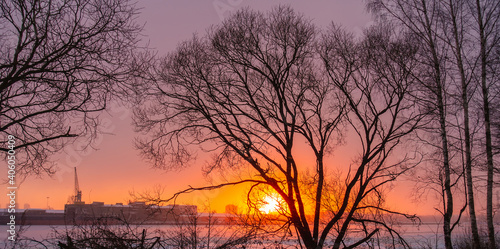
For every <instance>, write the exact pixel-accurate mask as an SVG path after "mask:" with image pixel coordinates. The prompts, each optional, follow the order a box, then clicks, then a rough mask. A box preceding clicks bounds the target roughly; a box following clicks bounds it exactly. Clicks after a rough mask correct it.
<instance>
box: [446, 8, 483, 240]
mask: <svg viewBox="0 0 500 249" xmlns="http://www.w3.org/2000/svg"><path fill="white" fill-rule="evenodd" d="M453 3H454V1H453V0H450V1H449V7H450V15H451V21H452V25H453V38H454V42H455V48H454V50H455V51H454V53H455V58H456V63H457V67H458V71H459V73H460V83H461V87H462V96H461V97H462V108H463V118H464V137H465V141H464V142H465V172H466V174H465V175H466V184H467V200H468V203H469V215H470V227H471V232H472V241H473V245H472V247H473V248H479V247H480V243H479V232H478V229H477V219H476V208H475V204H474V186H473V181H472V151H471V135H470V127H469V94H468V88H467V86H468V85H467V80H466V78H465V77H466V76H465V69H464V65H463V60H462V44H461V43H460V37H459V31H458V24H457V16H456V14H457V13H455V6H454V5H453ZM450 42H451V41H450Z"/></svg>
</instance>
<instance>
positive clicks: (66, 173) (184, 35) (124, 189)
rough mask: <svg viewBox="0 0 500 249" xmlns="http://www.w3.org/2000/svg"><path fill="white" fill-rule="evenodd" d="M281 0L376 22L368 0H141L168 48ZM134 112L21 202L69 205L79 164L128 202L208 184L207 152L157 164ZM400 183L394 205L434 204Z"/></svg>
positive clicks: (219, 204)
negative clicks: (419, 200)
mask: <svg viewBox="0 0 500 249" xmlns="http://www.w3.org/2000/svg"><path fill="white" fill-rule="evenodd" d="M279 4H289V5H290V6H292V7H293V8H294V9H295V10H296V11H298V12H300V13H302V14H304V16H306V17H308V18H310V19H311V20H312V22H313V23H315V24H316V25H318V26H319V27H321V28H326V27H327V26H328V25H329V24H330V23H331V22H335V23H337V24H342V25H343V26H344V27H346V28H347V29H348V30H351V31H353V32H355V33H358V34H359V33H361V32H362V29H363V28H365V27H367V26H369V25H370V24H371V23H372V18H371V17H370V15H369V14H368V13H367V12H366V10H365V7H364V3H363V1H362V0H329V1H327V0H318V1H298V0H295V1H294V0H289V1H278V0H272V1H269V0H266V1H264V0H258V1H250V0H213V1H194V0H139V1H138V2H137V6H138V7H139V8H141V9H140V15H139V16H138V19H137V21H138V22H139V23H142V24H144V32H143V34H144V37H143V39H144V41H143V42H144V43H147V44H148V46H149V47H151V48H153V49H156V50H157V51H158V53H159V54H160V55H161V54H166V53H168V52H169V51H172V50H174V49H175V47H176V46H177V44H179V43H180V42H182V41H184V40H187V39H189V38H191V37H192V35H193V34H194V33H198V34H200V35H202V34H204V33H205V31H206V30H207V29H208V28H209V27H210V26H211V25H217V24H220V23H221V21H222V20H223V19H224V18H225V17H227V16H228V15H230V14H231V13H234V11H236V10H238V9H241V8H245V7H249V8H252V9H256V10H260V11H267V10H270V9H271V8H272V7H273V6H277V5H279ZM131 116H132V110H130V109H127V108H125V107H123V106H120V105H112V106H111V108H110V109H109V110H108V113H107V114H103V127H102V130H103V131H105V134H101V135H100V137H98V138H97V140H96V143H95V145H94V147H95V150H90V151H84V152H82V151H80V150H79V145H78V144H73V145H70V146H68V147H67V148H66V149H65V152H64V153H62V154H60V155H58V156H56V157H55V158H54V161H55V162H56V163H57V166H58V168H59V170H58V171H57V173H56V174H55V175H54V176H53V177H51V178H50V177H47V176H43V177H42V178H39V177H30V178H28V179H26V180H25V181H24V182H23V183H22V184H21V185H20V186H19V191H18V195H17V198H18V200H17V201H18V203H19V206H18V208H24V207H25V204H29V207H30V208H43V209H45V208H51V209H64V204H66V203H67V201H68V198H69V197H70V196H71V195H72V194H73V193H74V175H73V168H74V167H77V170H78V181H79V186H80V189H81V190H82V192H83V195H82V199H83V201H85V202H86V203H92V202H93V201H102V202H105V203H107V204H114V203H118V202H120V203H127V202H128V201H129V200H130V199H131V196H130V193H131V192H137V193H140V192H144V191H152V190H154V189H157V188H161V189H163V190H164V195H163V196H164V197H168V196H170V195H171V194H173V193H175V192H177V191H180V190H182V189H184V188H186V187H187V186H189V185H191V186H201V185H203V184H206V179H205V178H204V177H203V175H202V173H201V171H200V168H201V165H202V164H203V156H202V157H200V158H199V160H198V163H197V164H196V165H191V166H189V167H187V168H185V169H183V170H181V171H174V172H166V171H164V170H160V169H152V168H151V166H150V165H148V163H147V162H146V161H144V160H143V159H142V158H141V157H140V156H139V152H138V151H137V150H135V149H134V146H133V140H134V138H135V137H137V136H138V134H136V133H134V131H133V127H132V125H131ZM340 153H342V152H340ZM346 160H348V159H346ZM3 168H5V167H2V170H3ZM1 173H2V174H3V175H6V173H5V172H1ZM4 173H5V174H4ZM217 177H219V176H217V175H215V176H214V178H217ZM215 180H217V179H215ZM394 189H395V190H393V191H392V192H391V193H390V196H392V198H389V199H390V200H392V201H391V202H392V203H391V204H390V205H391V206H392V207H395V208H397V209H398V210H400V211H410V212H416V213H418V212H420V213H427V212H429V210H431V208H430V207H429V205H425V204H415V203H411V202H410V201H408V200H409V197H408V195H409V193H410V191H411V186H409V185H408V184H404V183H402V184H400V185H398V186H397V187H395V188H394ZM243 198H244V188H242V187H240V188H230V189H229V188H228V189H222V190H215V191H211V192H198V193H195V194H190V195H186V196H183V197H181V198H180V199H179V200H178V203H184V204H195V205H198V206H199V210H204V209H207V210H208V209H211V210H215V211H217V212H223V211H224V207H225V205H227V204H233V203H239V204H241V200H243ZM236 199H238V200H236ZM209 200H211V201H209ZM402 200H404V201H402ZM0 205H1V206H2V207H5V205H6V197H5V195H3V196H2V198H1V199H0ZM26 207H27V206H26ZM410 207H411V208H410Z"/></svg>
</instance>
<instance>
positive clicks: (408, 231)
mask: <svg viewBox="0 0 500 249" xmlns="http://www.w3.org/2000/svg"><path fill="white" fill-rule="evenodd" d="M463 224H466V223H463ZM441 226H442V225H441V224H440V223H437V222H427V223H422V224H420V225H418V226H417V225H414V224H403V225H398V229H397V231H398V232H400V234H401V235H402V237H403V238H404V239H405V240H406V241H407V242H408V244H410V246H411V247H412V248H438V249H440V248H444V243H443V238H442V235H441V229H442V228H441ZM71 228H72V227H71V226H69V227H66V226H44V225H36V226H30V227H24V228H23V229H25V230H24V231H22V232H21V233H20V235H21V238H24V239H26V238H30V239H33V241H44V240H45V239H46V238H48V237H53V235H54V232H55V231H57V232H59V233H61V234H64V233H65V231H66V230H67V229H70V230H71ZM137 228H138V230H137V231H141V230H142V229H143V228H145V229H147V231H148V232H150V231H156V232H158V231H160V232H163V235H167V237H168V236H171V237H172V239H174V238H175V237H178V236H177V235H175V233H176V232H178V231H180V230H182V229H185V228H181V227H179V226H172V225H156V226H141V227H136V229H137ZM197 229H198V230H197V233H198V236H199V245H200V247H199V248H206V242H203V241H205V239H206V238H207V234H208V233H209V231H208V230H207V228H206V226H203V225H199V226H198V227H197ZM232 229H233V228H232V227H231V226H225V225H219V226H215V227H214V228H212V230H211V231H210V232H211V233H212V235H211V236H212V237H213V238H212V245H213V244H215V243H216V241H217V239H219V240H223V239H227V238H223V236H222V237H221V235H222V234H225V235H224V236H226V237H229V236H232V235H233V234H234V232H235V231H234V230H232ZM0 230H1V231H3V232H2V233H0V248H11V244H9V242H8V240H7V235H8V233H7V230H8V227H7V226H0ZM467 230H468V228H467V227H464V225H462V226H459V227H457V228H456V229H455V230H454V234H453V236H454V238H459V237H464V236H466V234H467ZM350 237H351V239H349V240H347V241H346V244H351V243H354V242H355V241H356V239H357V237H359V236H358V235H356V234H350ZM375 237H376V236H374V238H375ZM376 239H378V241H379V244H378V245H380V248H392V240H390V239H389V238H388V237H377V238H376ZM276 240H279V238H274V239H273V238H271V239H268V240H258V239H257V240H254V241H253V242H250V243H249V244H247V247H246V248H269V247H271V245H274V244H273V243H274V242H273V241H276ZM47 244H49V243H48V242H47V241H45V246H47ZM282 245H283V246H284V247H283V248H295V246H296V245H297V240H296V237H293V236H291V237H288V238H287V239H286V240H285V242H283V243H282ZM45 246H42V245H39V246H37V243H36V242H32V243H30V248H47V247H45ZM19 248H22V247H19ZM48 248H51V247H50V246H48ZM52 248H55V247H54V246H52ZM167 248H175V247H167ZM273 248H274V247H273ZM359 248H363V246H360V247H359Z"/></svg>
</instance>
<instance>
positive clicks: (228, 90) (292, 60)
mask: <svg viewBox="0 0 500 249" xmlns="http://www.w3.org/2000/svg"><path fill="white" fill-rule="evenodd" d="M317 36H318V32H317V30H316V29H315V27H314V26H313V25H312V24H311V23H310V22H309V21H307V20H305V18H304V17H302V16H301V15H298V14H296V13H295V12H294V11H293V10H291V9H290V8H287V7H279V8H276V9H274V10H273V11H272V12H270V13H269V14H267V15H264V14H262V13H259V12H253V11H250V10H243V11H239V12H237V13H236V14H235V15H233V16H231V17H230V18H228V19H227V20H225V21H224V22H223V23H222V24H221V25H220V26H218V27H215V28H213V29H212V30H211V31H210V32H208V34H207V35H206V36H203V37H198V36H195V37H194V38H193V39H191V40H189V41H186V42H183V43H182V44H181V45H180V46H179V47H178V48H177V50H176V51H174V52H173V53H171V54H169V55H168V56H166V57H165V58H162V59H161V60H160V61H159V64H158V65H156V66H157V67H156V71H155V72H153V74H152V78H151V81H145V84H144V89H143V90H142V91H141V92H142V93H143V94H142V96H143V97H145V99H146V100H145V102H144V103H143V104H142V105H141V106H140V107H139V108H138V109H137V110H136V112H135V118H134V120H135V122H136V125H137V128H138V130H139V131H142V132H144V133H146V134H148V135H149V136H148V138H145V139H142V140H138V142H137V147H138V148H139V149H140V150H141V152H142V154H143V155H144V156H145V158H147V159H149V160H150V161H151V162H152V163H153V164H154V165H155V166H156V167H161V168H166V169H172V168H179V167H185V166H186V164H187V163H188V162H189V161H190V160H191V159H193V156H194V154H196V152H194V151H192V149H193V148H198V149H200V148H201V149H202V150H205V151H209V152H213V153H215V159H214V160H213V161H212V162H211V163H209V164H208V166H207V168H206V170H207V172H211V171H213V170H216V169H222V170H224V169H235V168H239V169H241V170H242V172H244V171H245V169H247V170H248V172H252V173H251V174H250V175H248V177H246V175H244V174H243V173H242V175H241V177H242V179H240V180H236V181H232V182H225V183H221V184H219V185H217V184H216V185H213V186H206V187H199V188H195V187H191V188H188V189H186V190H184V191H181V192H180V193H186V192H191V191H195V190H201V189H213V188H218V187H223V186H229V185H234V184H243V183H249V184H251V186H252V187H251V188H250V191H257V189H262V188H265V189H270V190H272V191H273V192H274V193H276V194H277V195H278V196H279V198H281V199H282V201H283V203H284V205H285V208H284V210H286V212H283V216H284V217H285V218H286V219H285V221H284V224H290V225H292V226H293V227H294V228H295V229H296V231H297V233H298V235H299V236H300V238H301V241H302V243H303V244H304V245H305V247H306V248H322V247H323V246H324V244H325V240H326V238H327V236H328V235H330V234H332V233H333V234H334V236H335V239H334V248H339V247H340V245H341V243H344V242H345V241H344V239H345V237H346V236H347V231H348V228H349V225H350V224H352V223H359V224H363V225H365V224H370V223H372V224H382V225H383V224H384V222H383V221H381V220H376V219H370V218H368V217H367V216H365V215H364V214H368V213H371V212H381V213H390V211H389V210H387V209H385V208H384V207H383V206H382V205H381V203H382V202H383V201H382V198H383V197H382V195H381V190H380V188H381V186H383V185H384V184H386V183H388V182H390V181H393V180H395V179H396V178H397V176H399V175H400V174H401V173H403V172H405V171H406V170H407V169H408V168H411V167H412V166H413V164H412V159H413V158H411V156H410V154H406V155H405V154H403V155H405V156H403V158H402V159H401V158H399V159H390V157H389V156H390V155H391V154H392V152H393V151H394V150H395V149H396V148H397V146H398V145H399V144H400V143H401V142H402V141H403V138H404V137H405V136H406V135H408V134H409V133H411V132H412V131H413V130H414V129H415V128H416V126H417V125H418V124H419V120H420V114H419V112H417V111H415V109H414V107H415V105H414V104H413V103H411V101H410V100H411V95H410V94H408V93H409V91H411V88H410V86H411V85H412V82H413V80H414V79H413V77H412V76H411V74H410V72H411V70H412V68H413V66H414V63H413V62H414V55H415V52H416V51H415V48H414V47H413V46H411V44H410V43H409V42H408V40H406V39H405V38H404V37H397V36H396V35H395V34H394V33H391V32H390V31H389V29H388V28H379V29H377V28H374V29H371V30H369V31H368V32H367V34H366V37H365V38H364V39H363V40H362V41H357V40H355V39H354V38H353V35H352V34H348V33H347V32H343V31H342V30H341V29H339V28H332V29H331V30H329V31H328V32H326V33H325V35H324V36H323V37H322V38H321V39H319V38H318V37H317ZM317 45H318V46H317ZM344 127H349V128H346V129H347V130H350V131H351V133H352V134H356V135H357V137H358V138H359V146H360V148H359V151H358V153H359V154H357V155H356V158H355V160H354V161H353V163H352V164H351V165H349V169H348V172H347V173H346V175H343V177H344V178H343V180H342V182H344V183H345V189H344V192H343V193H341V197H342V198H341V199H340V200H338V201H339V209H338V210H336V211H335V213H334V215H332V216H327V215H324V213H323V210H324V209H323V208H322V206H324V205H325V203H324V201H325V199H324V197H325V196H327V195H326V194H325V191H328V190H331V189H329V188H326V189H325V184H326V181H325V177H328V175H327V174H325V173H326V171H327V168H333V165H331V163H328V162H327V161H326V159H327V158H330V156H331V155H332V154H331V151H332V149H333V147H334V146H335V145H336V144H338V141H339V140H341V138H342V135H341V131H342V130H341V128H344ZM304 142H305V144H304ZM304 153H311V154H312V155H313V156H312V158H311V160H310V161H309V163H301V162H300V161H299V160H298V157H299V155H303V154H304ZM346 168H347V166H346ZM306 170H311V172H313V173H312V176H313V179H314V182H313V183H312V185H311V186H312V190H310V189H309V190H308V192H307V193H306V192H305V191H304V188H303V186H302V183H303V181H304V180H305V179H306V177H307V174H304V172H305V171H306ZM180 193H178V194H180ZM249 195H250V193H249ZM308 196H312V200H310V199H309V200H308V199H307V197H308ZM369 199H371V200H376V201H368V200H369ZM165 201H168V199H167V200H165ZM308 203H311V204H310V205H309V204H308ZM308 205H309V206H308ZM309 209H310V210H312V211H311V212H309V211H308V210H309ZM309 213H310V214H311V216H309V215H308V214H309ZM334 226H335V227H336V228H338V230H336V229H333V227H334ZM284 227H285V226H284ZM385 228H387V227H385ZM378 231H379V230H378V229H374V230H371V231H368V232H367V233H366V234H365V237H364V238H362V239H361V240H360V241H358V242H356V243H354V244H352V245H350V247H354V246H357V245H359V244H362V243H364V242H366V241H367V240H369V239H370V238H371V237H372V236H373V235H374V234H376V233H377V232H378ZM393 235H394V236H395V237H396V238H398V239H400V238H399V237H398V236H397V233H394V234H393ZM403 243H404V242H403Z"/></svg>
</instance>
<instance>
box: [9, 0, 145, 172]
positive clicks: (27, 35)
mask: <svg viewBox="0 0 500 249" xmlns="http://www.w3.org/2000/svg"><path fill="white" fill-rule="evenodd" d="M136 11H137V10H136V8H135V7H134V4H132V3H131V2H130V1H122V0H82V1H73V0H13V1H10V0H9V1H7V0H2V1H1V2H0V44H1V48H0V134H1V138H0V142H1V143H2V144H6V143H7V142H6V141H7V135H13V136H15V141H16V144H15V149H16V157H17V162H18V167H17V169H16V170H17V171H18V172H19V173H23V174H43V173H47V174H51V173H53V172H54V168H53V165H52V164H51V163H50V162H49V160H48V159H49V156H50V155H52V154H53V153H55V152H58V151H60V150H61V149H62V148H63V147H64V145H65V144H67V143H70V142H72V141H74V138H76V137H86V139H89V140H91V139H92V138H93V137H95V134H96V133H97V132H98V126H99V118H98V116H99V112H100V111H102V110H104V109H105V108H106V104H107V103H108V102H109V100H110V97H111V96H112V95H113V94H116V93H119V92H121V91H124V90H127V89H126V86H125V85H123V84H119V83H121V82H124V81H125V80H126V79H127V77H128V75H129V73H130V67H129V66H128V63H129V62H130V60H131V59H132V55H133V49H134V48H135V47H136V44H137V36H138V33H139V31H140V30H141V27H140V26H138V25H137V24H136V23H135V20H134V19H135V16H136V14H137V12H136ZM84 144H85V142H84ZM87 144H88V141H87ZM0 150H1V151H3V152H6V151H7V150H8V149H7V148H6V146H2V147H1V148H0Z"/></svg>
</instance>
